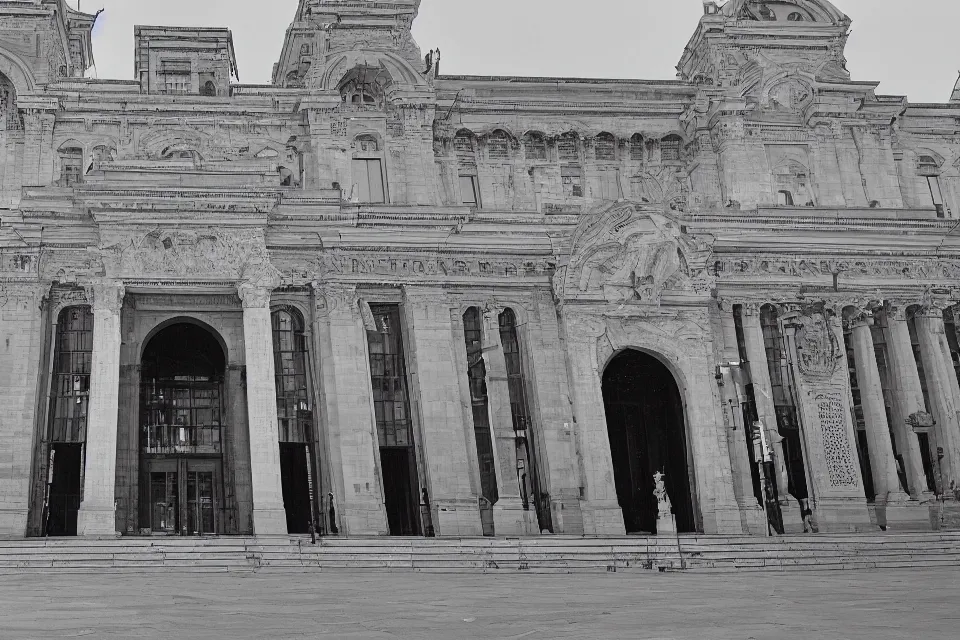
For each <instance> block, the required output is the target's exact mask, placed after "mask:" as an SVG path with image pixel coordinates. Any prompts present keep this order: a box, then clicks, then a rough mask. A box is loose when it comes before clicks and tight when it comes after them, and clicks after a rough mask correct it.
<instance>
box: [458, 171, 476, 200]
mask: <svg viewBox="0 0 960 640" xmlns="http://www.w3.org/2000/svg"><path fill="white" fill-rule="evenodd" d="M460 198H461V201H462V202H463V204H468V205H471V206H474V207H479V206H480V188H479V185H478V184H477V176H476V175H471V174H462V175H461V176H460Z"/></svg>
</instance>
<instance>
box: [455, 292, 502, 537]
mask: <svg viewBox="0 0 960 640" xmlns="http://www.w3.org/2000/svg"><path fill="white" fill-rule="evenodd" d="M481 318H482V316H481V314H480V309H478V308H477V307H470V308H469V309H467V310H466V312H465V313H464V314H463V339H464V343H465V346H466V350H467V381H468V383H469V388H470V405H471V407H472V411H473V433H474V436H475V438H476V443H477V462H478V465H479V467H480V469H479V471H480V488H481V492H482V494H483V497H484V499H485V503H484V504H483V506H482V508H481V517H482V518H483V519H484V520H487V519H488V518H489V519H490V522H489V523H487V522H485V523H484V524H485V527H484V533H485V534H487V535H492V534H493V531H492V529H491V528H490V526H491V525H492V514H491V510H492V508H493V505H494V504H495V503H496V502H497V500H498V499H499V493H498V490H497V469H496V464H497V463H496V458H495V457H494V455H493V434H492V432H491V429H490V412H489V398H488V396H487V367H486V363H485V362H484V360H483V328H482V323H481ZM484 512H485V513H484Z"/></svg>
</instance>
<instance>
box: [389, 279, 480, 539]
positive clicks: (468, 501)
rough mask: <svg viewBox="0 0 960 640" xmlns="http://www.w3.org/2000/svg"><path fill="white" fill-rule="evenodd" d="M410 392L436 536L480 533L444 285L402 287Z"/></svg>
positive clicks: (451, 324)
mask: <svg viewBox="0 0 960 640" xmlns="http://www.w3.org/2000/svg"><path fill="white" fill-rule="evenodd" d="M404 294H405V298H404V312H405V316H406V322H407V327H408V335H409V336H410V341H409V342H410V347H411V349H410V351H411V354H410V355H411V361H412V362H413V367H412V376H411V378H412V384H411V387H412V391H413V395H414V397H416V398H417V404H418V409H419V415H420V434H421V442H420V444H421V447H422V451H423V460H424V465H425V467H426V468H425V474H424V475H425V476H426V481H427V485H428V488H427V490H428V492H429V495H430V502H431V507H432V509H433V511H434V518H433V524H434V531H435V533H436V535H437V536H479V535H482V533H483V529H482V526H481V523H480V503H479V497H478V496H477V495H476V493H475V490H474V489H473V487H472V486H471V482H470V472H469V468H470V467H469V460H470V456H469V455H468V452H467V443H468V441H469V440H468V437H467V424H466V423H465V421H464V414H463V409H462V406H461V395H460V388H459V381H460V376H459V372H458V369H457V363H456V358H455V357H454V354H453V348H454V345H455V343H456V341H455V336H454V330H453V322H452V320H451V317H450V303H449V302H448V301H447V298H446V293H445V292H444V290H443V289H440V288H432V287H406V288H405V290H404Z"/></svg>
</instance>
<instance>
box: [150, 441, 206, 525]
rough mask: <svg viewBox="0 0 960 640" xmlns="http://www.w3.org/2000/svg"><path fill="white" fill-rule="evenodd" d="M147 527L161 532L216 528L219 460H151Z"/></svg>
mask: <svg viewBox="0 0 960 640" xmlns="http://www.w3.org/2000/svg"><path fill="white" fill-rule="evenodd" d="M147 464H148V467H149V469H148V471H147V477H148V478H149V486H150V513H149V517H150V523H149V524H150V531H152V532H153V533H155V534H161V535H164V534H165V535H189V536H203V535H214V534H217V533H219V532H220V526H219V520H220V518H219V516H220V510H221V506H220V505H221V496H220V491H219V486H220V474H219V469H218V468H217V467H219V463H218V462H214V461H211V460H192V459H189V458H180V459H164V460H151V461H149V462H148V463H147Z"/></svg>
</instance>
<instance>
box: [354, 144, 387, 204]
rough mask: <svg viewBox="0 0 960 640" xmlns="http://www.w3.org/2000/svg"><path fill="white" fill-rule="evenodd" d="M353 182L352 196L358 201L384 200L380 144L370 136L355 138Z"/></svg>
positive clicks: (375, 201) (372, 202)
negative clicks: (355, 150)
mask: <svg viewBox="0 0 960 640" xmlns="http://www.w3.org/2000/svg"><path fill="white" fill-rule="evenodd" d="M353 183H354V196H355V197H356V198H357V199H358V200H359V201H360V202H366V203H371V204H381V203H384V202H386V189H385V185H384V179H383V160H382V158H381V157H380V145H379V142H378V141H377V140H376V138H373V137H372V136H361V137H359V138H357V152H356V154H354V159H353Z"/></svg>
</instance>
